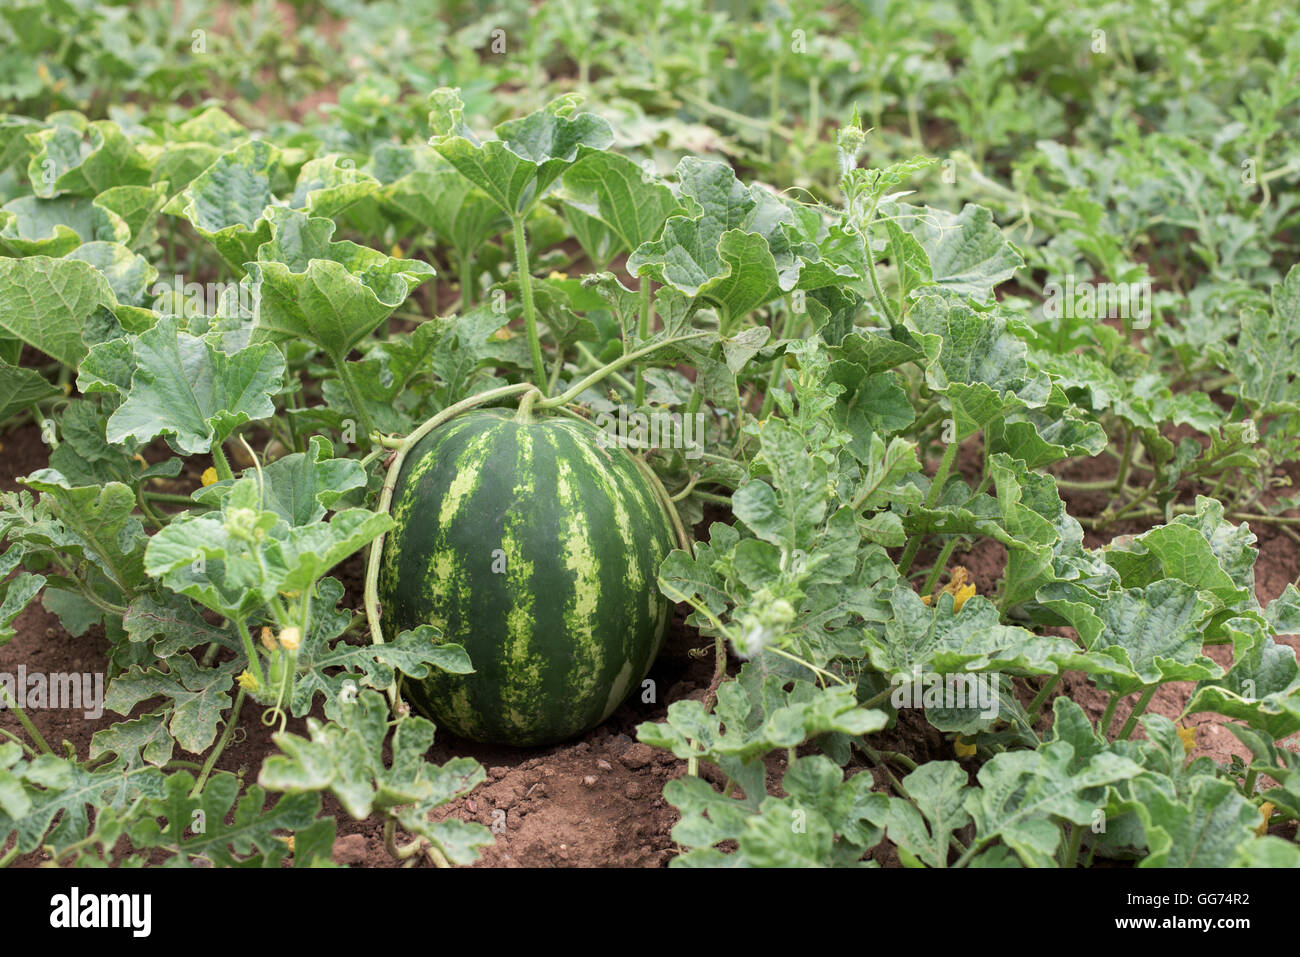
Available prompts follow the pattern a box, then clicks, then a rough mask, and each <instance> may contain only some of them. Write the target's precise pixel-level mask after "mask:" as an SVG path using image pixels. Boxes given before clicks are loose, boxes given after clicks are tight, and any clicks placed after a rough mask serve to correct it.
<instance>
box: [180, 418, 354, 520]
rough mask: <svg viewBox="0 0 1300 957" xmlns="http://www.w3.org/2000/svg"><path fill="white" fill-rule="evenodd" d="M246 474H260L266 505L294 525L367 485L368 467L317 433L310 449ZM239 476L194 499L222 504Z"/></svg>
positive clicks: (322, 514)
mask: <svg viewBox="0 0 1300 957" xmlns="http://www.w3.org/2000/svg"><path fill="white" fill-rule="evenodd" d="M243 476H244V478H249V479H251V478H260V480H261V483H262V496H263V503H264V506H265V508H266V509H267V510H268V511H272V512H275V513H276V514H277V515H279V516H280V517H281V518H282V519H284V520H285V521H286V522H288V523H289V524H290V525H293V526H301V525H311V524H312V523H314V522H318V521H320V520H321V519H322V518H324V517H325V513H326V511H328V510H329V509H331V508H333V507H334V505H335V504H337V503H338V501H339V500H340V499H341V498H343V497H344V496H345V495H347V494H348V493H349V492H351V491H353V490H354V489H361V488H365V487H366V473H365V469H363V468H362V467H361V463H360V462H358V461H357V460H356V459H340V458H335V457H334V446H333V444H332V443H331V442H330V440H329V439H327V438H325V436H323V435H313V436H312V437H311V438H310V439H309V440H308V443H307V451H306V452H293V453H291V454H289V455H286V456H284V457H283V458H278V459H276V460H275V461H274V462H269V463H267V464H266V465H263V466H261V468H260V474H259V470H257V469H255V468H252V467H250V468H247V469H244V472H243ZM235 481H236V480H234V479H224V480H222V481H220V482H217V483H215V484H213V485H209V486H207V487H206V488H202V489H198V490H196V491H195V493H194V500H195V501H197V502H202V503H205V504H208V505H214V506H215V505H218V504H219V503H220V502H221V500H222V499H224V498H225V497H226V495H227V493H229V491H230V489H231V487H232V486H233V485H234V483H235Z"/></svg>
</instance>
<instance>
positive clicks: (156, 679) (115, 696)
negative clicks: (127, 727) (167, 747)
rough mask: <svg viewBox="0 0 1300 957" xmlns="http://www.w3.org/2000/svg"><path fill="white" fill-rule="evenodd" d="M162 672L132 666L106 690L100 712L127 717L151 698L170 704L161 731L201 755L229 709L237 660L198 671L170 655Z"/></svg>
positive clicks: (188, 661)
mask: <svg viewBox="0 0 1300 957" xmlns="http://www.w3.org/2000/svg"><path fill="white" fill-rule="evenodd" d="M166 664H167V669H168V670H166V671H163V670H162V669H160V668H142V667H140V666H139V665H133V666H132V667H131V668H130V669H129V670H128V671H126V672H123V673H122V674H120V675H118V676H117V677H116V678H114V679H113V680H112V681H110V682H109V685H108V694H106V695H105V696H104V707H105V708H107V709H108V710H110V711H116V712H117V713H118V714H121V715H129V714H130V713H131V711H132V710H133V709H134V708H135V706H136V705H138V704H140V703H141V702H144V701H149V700H152V699H153V698H157V697H163V698H166V699H168V700H170V701H172V702H173V703H174V704H173V707H172V709H171V718H170V719H169V720H168V722H167V730H168V732H169V733H170V734H171V736H172V737H173V738H175V739H176V743H177V744H179V745H180V746H181V747H182V748H184V749H185V750H186V751H189V752H190V753H191V754H202V753H203V752H204V751H206V750H207V749H208V748H210V747H211V746H212V743H213V742H214V741H215V740H216V738H217V726H218V725H219V724H220V723H221V716H222V713H223V712H225V711H227V710H228V709H229V708H230V705H231V698H230V690H231V688H232V687H234V684H235V675H236V673H237V672H239V671H240V670H242V669H243V662H242V661H238V660H237V661H229V662H225V663H223V664H220V665H217V666H216V667H214V668H202V667H200V666H199V665H198V663H196V662H195V660H194V659H193V658H191V657H190V656H189V655H185V654H176V655H172V656H171V657H170V658H168V659H167V661H166Z"/></svg>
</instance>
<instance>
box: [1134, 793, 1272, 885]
mask: <svg viewBox="0 0 1300 957" xmlns="http://www.w3.org/2000/svg"><path fill="white" fill-rule="evenodd" d="M1133 789H1134V792H1135V794H1136V795H1137V797H1138V803H1137V811H1138V814H1139V816H1140V817H1141V818H1142V824H1143V827H1144V828H1145V830H1146V834H1147V842H1148V844H1149V846H1150V849H1151V853H1150V854H1148V855H1147V856H1146V857H1145V858H1143V860H1142V862H1141V863H1140V864H1139V865H1138V866H1139V867H1230V866H1232V864H1233V863H1234V861H1235V859H1236V857H1237V854H1238V852H1239V851H1240V849H1241V848H1242V845H1244V844H1245V843H1247V842H1248V841H1250V840H1252V839H1253V838H1254V836H1255V835H1254V830H1255V827H1256V825H1258V824H1259V811H1258V809H1257V808H1256V807H1255V806H1254V805H1253V804H1251V803H1250V802H1249V801H1247V800H1246V799H1245V798H1243V797H1242V796H1241V795H1240V794H1238V793H1237V789H1236V788H1235V787H1234V786H1233V785H1232V784H1231V783H1229V782H1227V781H1221V780H1217V779H1215V778H1211V777H1200V778H1197V779H1196V781H1195V782H1194V784H1193V785H1192V791H1191V794H1190V795H1189V796H1188V798H1187V799H1186V800H1185V801H1179V800H1171V799H1170V797H1169V796H1168V795H1167V794H1165V792H1164V791H1163V790H1161V789H1160V788H1158V787H1155V786H1154V785H1152V784H1151V783H1149V782H1148V781H1147V780H1145V779H1138V780H1136V781H1134V782H1133Z"/></svg>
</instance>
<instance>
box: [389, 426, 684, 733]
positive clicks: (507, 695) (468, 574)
mask: <svg viewBox="0 0 1300 957" xmlns="http://www.w3.org/2000/svg"><path fill="white" fill-rule="evenodd" d="M521 419H523V420H521ZM391 514H392V516H393V519H394V522H395V527H394V528H393V530H392V531H391V532H390V533H389V535H388V538H387V540H386V541H385V543H384V549H383V557H382V561H381V564H380V569H379V582H378V588H379V599H380V606H381V608H382V616H381V619H380V620H381V622H382V625H383V629H384V632H385V635H386V636H387V637H388V639H389V640H392V638H393V637H395V636H396V635H397V634H398V633H399V632H401V631H403V630H406V629H409V628H414V627H416V626H418V625H421V624H432V625H435V626H437V627H438V628H439V629H440V630H441V632H442V636H443V637H442V639H441V640H442V641H445V642H455V643H457V644H461V645H463V646H464V647H465V649H466V650H467V651H468V652H469V656H470V661H471V662H472V663H473V665H474V669H475V670H474V673H473V674H470V675H452V674H447V673H445V672H441V671H436V670H435V672H434V673H433V674H432V675H431V676H430V677H428V678H426V679H421V680H418V681H417V680H413V679H407V680H405V681H404V683H403V689H404V693H405V694H406V695H407V697H408V698H409V699H410V701H411V703H412V704H413V705H414V706H415V707H416V708H417V709H418V710H420V711H421V712H423V713H424V714H426V715H428V716H429V717H430V718H432V719H433V720H434V721H435V722H436V723H438V724H439V725H440V726H441V727H443V728H445V729H446V730H449V731H451V732H453V733H455V734H457V735H460V736H462V737H465V738H470V739H472V740H476V741H482V742H486V743H494V744H509V745H518V746H531V745H541V744H549V743H553V742H556V741H561V740H564V739H566V738H570V737H573V736H575V735H577V734H580V733H582V732H584V731H586V730H588V729H590V728H592V727H594V726H596V725H597V724H599V723H600V722H602V721H604V720H605V719H606V718H607V717H609V715H610V714H611V713H612V712H613V711H614V710H615V709H616V708H617V707H618V706H619V705H620V704H621V703H622V702H623V700H624V699H625V698H626V697H627V695H628V694H629V693H630V692H631V691H632V690H633V689H634V688H637V687H639V686H640V683H641V681H642V680H643V679H644V678H645V676H646V674H647V672H648V671H649V670H650V666H651V664H652V663H653V661H654V659H655V656H656V655H657V654H658V653H659V650H660V648H661V646H662V644H663V637H664V633H665V630H666V626H667V621H668V617H669V609H670V603H669V602H668V600H667V599H666V598H665V597H664V596H663V595H662V594H661V593H660V591H659V589H658V586H657V582H656V576H657V572H658V567H659V564H660V562H661V561H662V560H663V558H664V557H665V556H666V555H667V554H668V552H669V551H671V550H672V548H673V547H674V538H673V531H672V525H671V523H670V521H669V518H668V515H667V513H666V512H665V510H664V506H663V505H662V504H661V503H660V500H659V499H658V497H657V496H656V494H655V490H654V488H653V487H652V486H651V484H650V482H649V480H648V479H647V478H646V477H645V476H644V475H643V474H642V473H641V471H640V469H639V468H638V466H637V463H636V462H635V461H634V460H633V459H632V457H631V455H630V454H629V453H628V452H627V451H626V450H624V449H622V448H619V447H617V446H615V445H610V446H609V447H606V446H605V444H604V443H602V442H601V440H600V433H598V432H597V430H596V429H595V428H594V427H593V426H591V425H590V424H588V423H586V422H584V421H581V420H577V419H571V418H564V417H558V416H552V417H546V418H537V419H531V417H528V416H527V415H526V414H525V415H524V416H521V417H519V418H517V417H515V416H514V415H513V413H511V412H509V411H502V410H496V409H487V410H479V411H475V412H470V413H467V414H465V415H462V416H459V417H458V418H455V419H453V420H451V421H450V422H447V423H445V424H444V425H442V426H439V427H438V428H436V429H435V430H434V431H433V432H431V433H429V434H428V435H427V436H425V437H424V438H423V439H421V440H420V441H419V442H418V443H416V445H415V446H414V447H413V448H412V449H411V451H410V453H409V454H408V455H407V457H406V460H405V462H404V464H403V465H402V468H401V472H400V474H399V476H398V480H397V484H396V487H395V488H394V492H393V499H392V506H391Z"/></svg>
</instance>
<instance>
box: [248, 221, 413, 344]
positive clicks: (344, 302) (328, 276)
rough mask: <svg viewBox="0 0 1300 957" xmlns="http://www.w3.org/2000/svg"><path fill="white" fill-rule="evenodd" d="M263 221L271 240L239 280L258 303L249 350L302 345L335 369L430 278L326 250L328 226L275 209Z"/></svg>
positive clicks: (348, 249) (367, 254) (404, 262)
mask: <svg viewBox="0 0 1300 957" xmlns="http://www.w3.org/2000/svg"><path fill="white" fill-rule="evenodd" d="M268 221H269V222H270V223H271V232H272V238H271V239H270V241H269V242H267V243H265V244H263V245H262V246H261V247H259V249H258V252H257V260H258V261H257V262H250V263H248V277H247V279H246V280H245V283H246V284H247V285H248V287H249V288H250V289H251V290H252V291H253V293H254V294H255V296H256V297H257V303H258V306H257V324H256V328H255V329H254V332H253V336H254V342H258V341H263V340H268V339H269V340H272V341H280V340H283V339H292V338H304V339H307V340H308V341H310V342H314V343H316V344H317V345H319V346H320V347H321V348H322V349H324V350H325V351H326V352H328V353H329V354H330V355H331V356H334V357H336V358H337V359H339V360H340V361H341V360H342V359H344V358H346V356H347V354H348V353H349V352H350V351H351V350H352V347H353V346H354V345H356V344H357V343H358V342H360V341H361V340H362V339H364V338H365V337H366V336H367V335H369V334H370V333H371V332H372V331H374V329H375V327H376V326H378V325H379V323H381V322H383V321H384V319H386V318H388V316H389V315H391V314H392V312H393V310H394V309H396V308H397V307H398V306H400V305H401V304H402V303H403V302H405V301H406V298H407V296H409V295H410V293H411V290H412V289H414V288H415V287H416V286H418V285H419V284H420V283H421V282H423V281H424V280H425V279H427V278H429V277H430V276H432V275H433V274H434V273H433V267H432V266H430V265H429V264H428V263H425V262H421V261H419V260H414V259H393V258H391V257H389V256H385V255H384V254H383V253H380V252H377V251H375V250H373V249H369V248H367V247H365V246H358V245H356V244H355V243H351V242H339V243H336V242H331V241H330V236H332V235H333V233H334V228H335V227H334V223H333V222H332V221H331V220H328V219H321V218H318V217H309V216H308V215H306V214H305V213H301V212H298V211H296V210H286V209H279V208H277V209H273V210H270V211H269V212H268Z"/></svg>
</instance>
